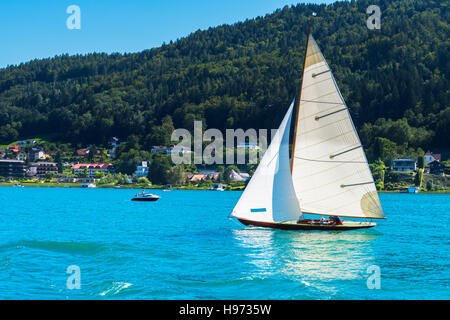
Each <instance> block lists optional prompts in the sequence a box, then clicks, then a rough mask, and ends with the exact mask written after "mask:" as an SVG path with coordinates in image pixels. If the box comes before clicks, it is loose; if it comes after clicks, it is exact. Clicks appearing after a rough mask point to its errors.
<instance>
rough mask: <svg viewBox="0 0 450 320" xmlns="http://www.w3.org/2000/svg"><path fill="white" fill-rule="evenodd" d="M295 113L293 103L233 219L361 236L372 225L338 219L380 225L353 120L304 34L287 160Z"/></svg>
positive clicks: (375, 197)
mask: <svg viewBox="0 0 450 320" xmlns="http://www.w3.org/2000/svg"><path fill="white" fill-rule="evenodd" d="M293 109H294V101H293V102H292V104H291V106H290V108H289V110H288V111H287V113H286V115H285V116H284V119H283V121H282V122H281V124H280V127H279V128H278V130H277V132H276V134H275V135H274V137H273V139H272V142H271V144H270V146H269V148H268V149H267V151H266V153H265V154H264V156H263V158H262V159H261V162H260V163H259V165H258V167H257V169H256V171H255V173H254V175H253V177H252V178H251V180H250V182H249V183H248V185H247V187H246V189H245V190H244V193H243V194H242V196H241V198H240V199H239V201H238V203H237V204H236V206H235V208H234V210H233V212H232V213H231V216H232V217H233V218H237V219H238V220H239V221H240V222H241V223H243V224H244V225H251V226H257V227H265V228H275V229H285V230H352V229H363V228H372V227H374V226H375V225H376V223H373V222H359V221H342V220H341V219H340V218H339V217H350V218H365V219H385V217H384V214H383V210H382V208H381V204H380V200H379V199H378V194H377V191H376V187H375V183H374V180H373V177H372V173H371V172H370V169H369V165H368V163H367V159H366V156H365V154H364V150H363V147H362V144H361V142H360V140H359V137H358V134H357V132H356V129H355V126H354V125H353V121H352V119H351V116H350V112H349V110H348V108H347V105H346V104H345V101H344V99H343V97H342V95H341V92H340V90H339V88H338V86H337V84H336V81H335V79H334V76H333V73H332V71H331V68H330V66H329V65H328V64H327V62H326V60H325V58H324V56H323V54H322V52H321V51H320V49H319V47H318V45H317V43H316V41H315V40H314V38H313V36H312V35H311V34H310V31H309V30H308V37H307V42H306V51H305V58H304V63H303V71H302V78H301V86H300V93H299V95H298V97H297V99H296V109H297V118H296V121H295V131H294V141H293V145H292V157H291V159H290V158H289V131H290V130H289V128H290V125H291V117H292V113H293ZM303 214H311V215H319V216H322V218H321V219H305V218H304V216H303ZM323 216H329V217H330V218H329V219H328V220H326V219H325V218H323Z"/></svg>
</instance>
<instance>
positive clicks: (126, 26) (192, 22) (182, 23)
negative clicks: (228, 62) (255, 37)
mask: <svg viewBox="0 0 450 320" xmlns="http://www.w3.org/2000/svg"><path fill="white" fill-rule="evenodd" d="M298 2H307V3H332V2H334V1H332V0H328V1H327V0H307V1H301V0H120V1H119V0H69V1H66V0H0V30H1V31H0V43H1V50H0V68H4V67H6V66H8V65H16V64H20V63H22V62H27V61H30V60H33V59H41V58H48V57H54V56H55V55H60V54H64V53H68V54H70V55H73V54H86V53H91V52H106V53H112V52H121V53H124V52H139V51H142V50H145V49H150V48H153V47H158V46H160V45H161V44H162V43H163V42H166V43H168V42H170V41H171V40H172V41H175V40H176V39H179V38H182V37H185V36H188V35H189V34H190V33H192V32H195V31H196V30H198V29H201V30H205V29H208V28H209V27H214V26H218V25H221V24H232V23H235V22H239V21H244V20H245V19H247V18H255V17H257V16H264V15H265V14H268V13H271V12H273V11H275V10H276V9H277V8H282V7H284V6H285V5H292V4H296V3H298ZM71 5H76V6H78V7H79V8H80V29H69V28H68V27H67V20H68V18H70V16H71V14H72V12H71V13H67V12H66V11H67V8H68V7H69V6H71ZM70 21H71V22H73V21H72V20H70Z"/></svg>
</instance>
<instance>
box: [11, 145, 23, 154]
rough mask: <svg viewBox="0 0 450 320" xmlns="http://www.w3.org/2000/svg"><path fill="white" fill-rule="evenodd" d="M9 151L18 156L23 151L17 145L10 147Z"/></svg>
mask: <svg viewBox="0 0 450 320" xmlns="http://www.w3.org/2000/svg"><path fill="white" fill-rule="evenodd" d="M8 150H9V151H10V152H12V153H14V155H15V156H16V155H17V154H18V153H19V152H20V151H21V150H22V149H21V148H20V147H19V146H17V145H11V146H9V147H8Z"/></svg>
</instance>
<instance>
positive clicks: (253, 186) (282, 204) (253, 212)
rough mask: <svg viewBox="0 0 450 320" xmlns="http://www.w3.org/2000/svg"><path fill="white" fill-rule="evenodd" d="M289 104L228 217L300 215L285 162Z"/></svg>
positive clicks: (279, 219) (285, 218)
mask: <svg viewBox="0 0 450 320" xmlns="http://www.w3.org/2000/svg"><path fill="white" fill-rule="evenodd" d="M293 107H294V103H292V104H291V106H290V108H289V110H288V112H287V113H286V115H285V116H284V119H283V121H282V122H281V125H280V127H279V128H278V131H277V132H276V134H275V136H274V137H273V139H272V142H271V144H270V146H269V148H268V149H267V151H266V152H265V153H264V156H263V158H262V159H261V161H260V163H259V165H258V168H257V169H256V171H255V173H254V175H253V177H252V179H251V180H250V182H249V183H248V185H247V187H246V188H245V191H244V192H243V194H242V196H241V198H240V199H239V201H238V203H237V204H236V206H235V208H234V210H233V212H232V214H231V215H232V216H233V217H236V218H240V219H245V220H251V221H260V222H284V221H292V220H295V221H297V220H298V219H300V218H302V213H301V211H300V206H299V204H298V201H297V197H296V195H295V191H294V186H293V183H292V177H291V170H290V161H289V128H290V124H291V116H292V109H293Z"/></svg>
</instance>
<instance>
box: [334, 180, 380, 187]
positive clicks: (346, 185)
mask: <svg viewBox="0 0 450 320" xmlns="http://www.w3.org/2000/svg"><path fill="white" fill-rule="evenodd" d="M372 183H373V181H370V182H361V183H353V184H341V188H346V187H354V186H362V185H365V184H372Z"/></svg>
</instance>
